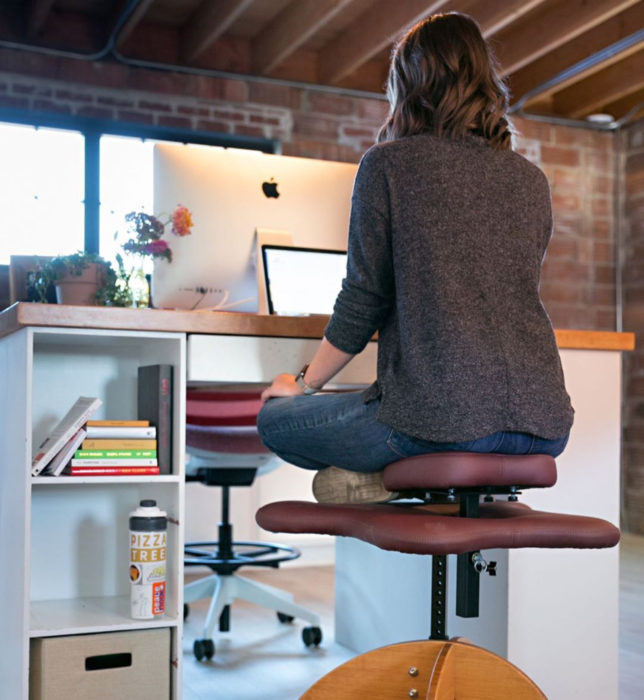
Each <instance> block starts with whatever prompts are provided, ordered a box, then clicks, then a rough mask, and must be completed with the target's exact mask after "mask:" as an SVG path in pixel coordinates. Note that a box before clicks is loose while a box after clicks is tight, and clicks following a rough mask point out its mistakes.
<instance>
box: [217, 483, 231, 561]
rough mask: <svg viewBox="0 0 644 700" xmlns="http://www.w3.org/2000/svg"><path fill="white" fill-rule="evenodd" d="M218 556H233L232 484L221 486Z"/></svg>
mask: <svg viewBox="0 0 644 700" xmlns="http://www.w3.org/2000/svg"><path fill="white" fill-rule="evenodd" d="M217 558H218V559H232V558H233V526H232V525H231V523H230V486H222V487H221V522H220V523H219V540H218V542H217Z"/></svg>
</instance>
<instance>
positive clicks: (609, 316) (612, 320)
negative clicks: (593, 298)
mask: <svg viewBox="0 0 644 700" xmlns="http://www.w3.org/2000/svg"><path fill="white" fill-rule="evenodd" d="M616 327H617V314H616V312H615V309H614V308H612V309H601V308H599V309H596V310H595V323H594V324H593V325H592V326H591V328H596V329H597V330H599V331H614V330H615V329H616Z"/></svg>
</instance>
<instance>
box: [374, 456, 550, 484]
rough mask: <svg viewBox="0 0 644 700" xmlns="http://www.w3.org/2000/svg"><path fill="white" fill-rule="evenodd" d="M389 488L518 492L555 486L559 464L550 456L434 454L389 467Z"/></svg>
mask: <svg viewBox="0 0 644 700" xmlns="http://www.w3.org/2000/svg"><path fill="white" fill-rule="evenodd" d="M383 481H384V484H385V487H386V488H387V489H388V490H390V491H408V490H412V489H427V490H430V489H448V488H466V487H470V488H483V487H485V486H492V485H493V486H498V487H510V486H516V487H518V488H529V487H546V486H553V485H554V484H555V482H556V481H557V467H556V464H555V460H554V459H553V458H552V457H550V456H549V455H543V454H533V455H503V454H487V453H485V454H484V453H475V452H434V453H432V454H426V455H418V456H417V457H407V458H406V459H401V460H399V461H398V462H393V463H392V464H389V465H388V466H387V467H385V470H384V473H383Z"/></svg>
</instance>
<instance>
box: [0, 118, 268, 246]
mask: <svg viewBox="0 0 644 700" xmlns="http://www.w3.org/2000/svg"><path fill="white" fill-rule="evenodd" d="M0 122H6V123H11V124H23V125H26V126H33V127H35V128H36V129H37V128H40V127H46V128H47V127H48V128H53V129H66V130H68V131H77V132H79V133H81V134H82V135H83V137H84V139H85V149H84V154H85V183H84V197H83V204H84V214H85V216H84V249H85V251H86V252H88V253H98V252H99V227H100V224H99V219H100V167H101V163H100V140H101V136H105V135H110V136H129V137H132V138H140V139H157V140H160V141H174V142H179V143H185V144H191V143H193V144H199V145H205V146H221V147H224V148H250V149H253V150H256V151H262V152H263V153H276V152H277V142H276V141H275V140H273V139H263V138H258V137H253V136H240V135H236V134H223V133H213V132H209V131H198V130H191V129H179V128H176V127H165V126H156V125H153V124H138V123H132V122H118V121H111V120H108V119H95V118H91V117H81V116H77V115H71V114H52V113H48V112H38V111H36V110H25V109H11V108H7V107H0Z"/></svg>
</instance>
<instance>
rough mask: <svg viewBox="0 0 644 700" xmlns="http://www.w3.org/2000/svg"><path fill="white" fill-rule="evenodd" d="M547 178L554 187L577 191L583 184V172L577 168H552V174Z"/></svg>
mask: <svg viewBox="0 0 644 700" xmlns="http://www.w3.org/2000/svg"><path fill="white" fill-rule="evenodd" d="M544 170H545V169H544ZM549 179H550V180H551V182H552V185H553V188H555V189H559V188H565V189H574V190H576V191H577V192H579V191H580V189H581V188H582V187H583V184H584V182H583V181H584V173H583V172H582V171H580V170H578V169H572V168H554V175H553V177H552V178H549Z"/></svg>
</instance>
